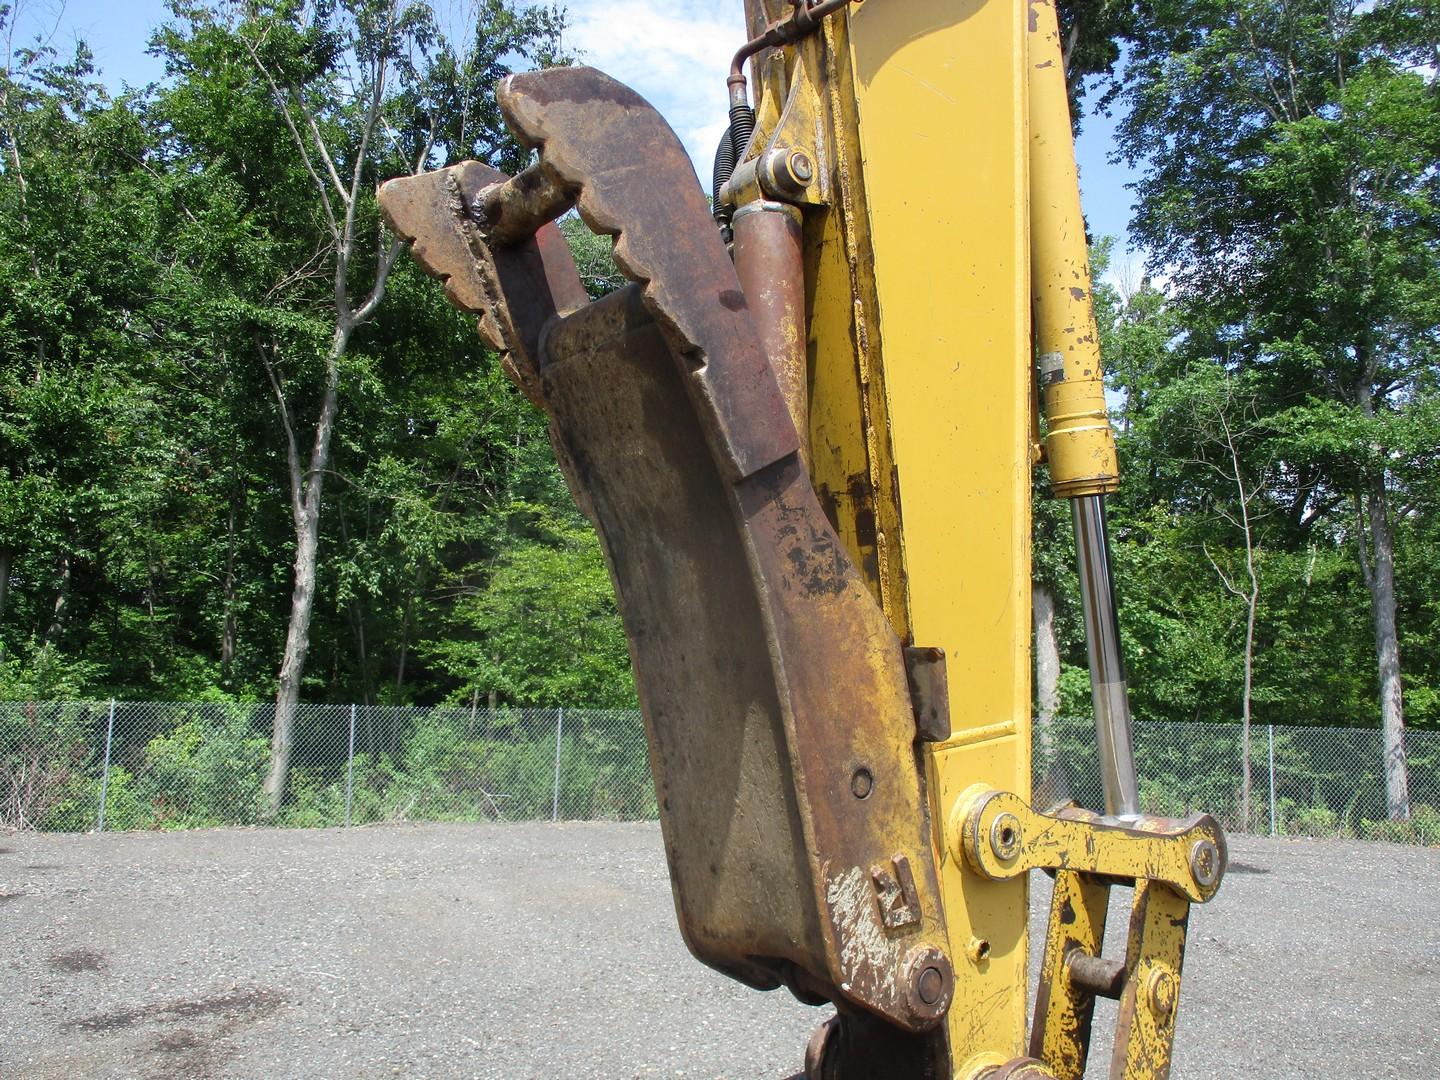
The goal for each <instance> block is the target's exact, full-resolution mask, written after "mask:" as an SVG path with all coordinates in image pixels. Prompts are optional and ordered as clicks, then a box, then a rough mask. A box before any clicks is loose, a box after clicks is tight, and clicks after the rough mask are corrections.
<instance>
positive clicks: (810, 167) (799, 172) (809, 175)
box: [789, 150, 815, 184]
mask: <svg viewBox="0 0 1440 1080" xmlns="http://www.w3.org/2000/svg"><path fill="white" fill-rule="evenodd" d="M789 165H790V175H791V176H793V177H795V179H796V180H798V181H800V183H802V184H808V183H810V181H811V180H813V179H815V163H814V162H812V161H811V160H810V155H809V154H807V153H806V152H805V151H804V150H792V151H790V160H789Z"/></svg>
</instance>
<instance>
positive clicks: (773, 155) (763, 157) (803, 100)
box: [716, 35, 835, 208]
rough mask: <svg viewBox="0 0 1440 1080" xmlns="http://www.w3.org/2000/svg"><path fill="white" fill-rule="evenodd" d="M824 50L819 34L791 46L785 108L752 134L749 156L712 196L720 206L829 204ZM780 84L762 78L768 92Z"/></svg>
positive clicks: (830, 155) (831, 166) (830, 164)
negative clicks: (769, 124) (769, 201)
mask: <svg viewBox="0 0 1440 1080" xmlns="http://www.w3.org/2000/svg"><path fill="white" fill-rule="evenodd" d="M824 48H825V43H824V40H823V38H822V37H821V36H819V35H814V36H812V37H810V38H808V39H806V40H805V41H804V42H802V43H801V44H800V45H799V46H797V47H796V49H795V56H796V61H795V66H794V70H793V71H792V72H791V74H790V88H789V92H788V93H787V94H786V97H785V107H784V108H783V109H782V110H781V111H780V114H779V117H778V119H776V121H775V125H774V128H773V129H771V130H768V131H767V130H757V131H756V133H755V136H754V138H752V139H751V140H750V146H751V147H752V152H751V153H750V154H749V155H747V156H746V158H745V159H744V160H743V161H740V162H738V163H737V164H736V166H735V171H734V172H733V173H732V174H731V176H730V180H729V181H728V182H727V183H726V184H725V186H724V187H723V188H721V189H720V191H719V192H717V193H716V201H717V202H719V203H720V204H721V205H724V206H729V207H732V208H738V207H741V206H744V205H746V204H747V203H750V202H754V201H755V200H757V199H773V200H775V201H777V202H787V203H791V204H792V205H795V206H802V207H803V206H829V205H830V204H831V201H832V199H833V197H834V191H833V188H834V181H833V179H832V176H833V172H834V156H835V155H834V153H833V151H832V148H831V147H830V145H829V137H828V134H827V132H828V130H829V129H828V125H827V121H826V111H825V99H824V96H823V95H822V93H821V87H822V86H823V85H824V83H823V80H824V74H823V72H824V68H823V57H822V54H821V50H822V49H824ZM773 62H774V59H772V61H771V63H773ZM779 82H780V80H779V79H772V78H767V79H766V80H765V81H764V83H763V85H764V87H765V88H766V90H767V91H769V90H771V89H772V88H774V87H776V86H777V85H778V84H779ZM764 112H765V110H762V116H763V115H764Z"/></svg>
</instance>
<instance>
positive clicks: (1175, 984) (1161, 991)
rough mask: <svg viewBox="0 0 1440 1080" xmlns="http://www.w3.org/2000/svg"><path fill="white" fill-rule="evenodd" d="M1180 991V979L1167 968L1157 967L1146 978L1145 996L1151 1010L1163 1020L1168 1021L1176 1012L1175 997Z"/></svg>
mask: <svg viewBox="0 0 1440 1080" xmlns="http://www.w3.org/2000/svg"><path fill="white" fill-rule="evenodd" d="M1179 992H1180V986H1179V980H1177V979H1176V978H1175V976H1174V975H1173V974H1172V973H1171V972H1169V971H1167V970H1166V969H1165V968H1156V969H1155V970H1154V971H1152V972H1150V975H1149V977H1148V978H1147V979H1146V980H1145V996H1146V999H1147V1000H1148V1002H1149V1005H1150V1011H1151V1012H1153V1013H1154V1014H1155V1016H1156V1018H1157V1019H1159V1020H1161V1021H1168V1020H1169V1019H1170V1018H1171V1017H1172V1016H1173V1015H1174V1014H1175V999H1176V997H1177V996H1178V995H1179Z"/></svg>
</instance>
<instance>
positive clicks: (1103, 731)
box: [1070, 495, 1140, 818]
mask: <svg viewBox="0 0 1440 1080" xmlns="http://www.w3.org/2000/svg"><path fill="white" fill-rule="evenodd" d="M1070 507H1071V514H1072V516H1073V518H1074V522H1075V552H1076V558H1077V560H1078V562H1079V571H1080V603H1081V606H1082V607H1083V608H1084V609H1085V643H1086V649H1087V652H1088V653H1089V658H1090V696H1091V699H1092V700H1093V701H1094V703H1095V741H1096V745H1097V748H1098V749H1099V751H1100V780H1101V783H1102V784H1103V785H1104V788H1105V813H1106V814H1108V815H1110V816H1111V817H1121V818H1125V817H1137V816H1138V815H1139V813H1140V785H1139V781H1138V780H1137V778H1136V775H1135V750H1134V746H1133V743H1132V739H1131V727H1130V693H1129V687H1128V685H1127V684H1126V678H1125V659H1124V656H1123V655H1122V654H1121V652H1120V622H1119V619H1118V618H1117V616H1116V613H1115V578H1114V574H1113V572H1112V570H1111V567H1110V536H1109V533H1108V530H1107V528H1106V524H1105V496H1103V495H1081V496H1079V497H1077V498H1074V499H1071V500H1070Z"/></svg>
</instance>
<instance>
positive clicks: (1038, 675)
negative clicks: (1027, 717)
mask: <svg viewBox="0 0 1440 1080" xmlns="http://www.w3.org/2000/svg"><path fill="white" fill-rule="evenodd" d="M1030 611H1031V615H1032V617H1033V619H1034V621H1035V705H1036V710H1035V738H1036V740H1037V741H1038V742H1039V744H1040V760H1041V762H1042V763H1043V764H1044V767H1045V768H1047V769H1048V768H1049V767H1050V766H1051V765H1052V764H1053V763H1054V760H1055V714H1056V713H1058V712H1059V711H1060V649H1059V647H1058V646H1057V645H1056V643H1055V596H1054V594H1053V593H1051V591H1050V590H1049V588H1047V587H1046V586H1044V585H1036V586H1034V587H1033V588H1032V589H1031V591H1030Z"/></svg>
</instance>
